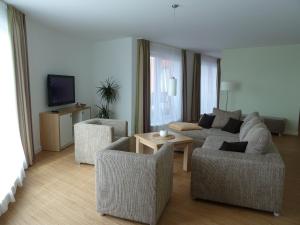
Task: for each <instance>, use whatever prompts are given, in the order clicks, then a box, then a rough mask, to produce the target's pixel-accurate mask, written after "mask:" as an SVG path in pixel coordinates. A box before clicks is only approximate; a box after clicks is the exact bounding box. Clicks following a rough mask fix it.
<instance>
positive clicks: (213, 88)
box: [201, 55, 218, 114]
mask: <svg viewBox="0 0 300 225" xmlns="http://www.w3.org/2000/svg"><path fill="white" fill-rule="evenodd" d="M217 81H218V75H217V59H215V58H212V57H209V56H205V55H202V56H201V114H204V113H212V111H213V108H214V107H216V106H217V94H218V90H217Z"/></svg>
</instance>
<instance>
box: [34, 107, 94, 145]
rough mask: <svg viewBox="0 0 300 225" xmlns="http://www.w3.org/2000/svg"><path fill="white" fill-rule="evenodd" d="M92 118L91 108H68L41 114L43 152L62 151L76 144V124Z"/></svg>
mask: <svg viewBox="0 0 300 225" xmlns="http://www.w3.org/2000/svg"><path fill="white" fill-rule="evenodd" d="M90 118H91V107H89V106H85V107H77V106H72V107H67V108H62V109H58V110H57V111H56V112H54V111H48V112H41V113H40V141H41V147H42V150H48V151H60V150H62V149H64V148H66V147H68V146H69V145H71V144H73V143H74V129H73V126H74V124H75V123H78V122H81V121H84V120H88V119H90Z"/></svg>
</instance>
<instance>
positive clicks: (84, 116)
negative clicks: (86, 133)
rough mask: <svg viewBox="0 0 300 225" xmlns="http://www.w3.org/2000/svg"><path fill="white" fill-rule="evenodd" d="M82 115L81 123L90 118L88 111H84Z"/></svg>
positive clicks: (89, 111)
mask: <svg viewBox="0 0 300 225" xmlns="http://www.w3.org/2000/svg"><path fill="white" fill-rule="evenodd" d="M81 113H82V117H81V118H82V121H85V120H89V119H90V118H91V110H90V109H84V110H82V111H81Z"/></svg>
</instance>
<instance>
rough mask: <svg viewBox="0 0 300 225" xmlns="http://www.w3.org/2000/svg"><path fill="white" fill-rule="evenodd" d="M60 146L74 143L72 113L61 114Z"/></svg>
mask: <svg viewBox="0 0 300 225" xmlns="http://www.w3.org/2000/svg"><path fill="white" fill-rule="evenodd" d="M59 128H60V147H65V146H67V145H69V144H72V143H73V127H72V113H68V114H64V115H62V116H60V123H59Z"/></svg>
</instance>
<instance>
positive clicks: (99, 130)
mask: <svg viewBox="0 0 300 225" xmlns="http://www.w3.org/2000/svg"><path fill="white" fill-rule="evenodd" d="M127 130H128V129H127V121H124V120H114V119H98V118H95V119H90V120H86V121H83V122H80V123H77V124H75V126H74V137H75V138H74V139H75V161H76V162H77V163H87V164H92V165H94V164H95V163H94V162H95V156H96V152H97V150H100V149H103V148H105V147H106V146H108V145H109V144H111V143H112V142H113V141H115V140H118V139H119V138H121V137H126V136H127V135H128V133H127Z"/></svg>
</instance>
